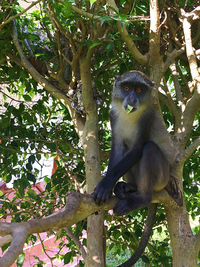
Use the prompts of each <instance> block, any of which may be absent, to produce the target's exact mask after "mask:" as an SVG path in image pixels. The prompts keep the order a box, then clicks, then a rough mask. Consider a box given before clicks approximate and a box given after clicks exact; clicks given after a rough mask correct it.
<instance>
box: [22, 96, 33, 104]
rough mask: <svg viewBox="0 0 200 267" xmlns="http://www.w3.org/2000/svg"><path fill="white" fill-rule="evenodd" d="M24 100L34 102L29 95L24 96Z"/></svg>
mask: <svg viewBox="0 0 200 267" xmlns="http://www.w3.org/2000/svg"><path fill="white" fill-rule="evenodd" d="M23 98H24V100H25V101H28V102H30V101H32V98H31V97H30V96H29V95H23Z"/></svg>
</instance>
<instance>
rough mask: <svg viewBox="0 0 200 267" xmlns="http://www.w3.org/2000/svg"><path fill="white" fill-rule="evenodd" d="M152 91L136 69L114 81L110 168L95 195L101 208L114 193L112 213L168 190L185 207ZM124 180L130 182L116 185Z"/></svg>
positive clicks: (172, 151) (135, 206)
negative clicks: (115, 201)
mask: <svg viewBox="0 0 200 267" xmlns="http://www.w3.org/2000/svg"><path fill="white" fill-rule="evenodd" d="M153 88H154V82H152V81H151V80H150V79H149V78H148V77H147V76H146V75H145V74H144V73H142V72H140V71H135V70H132V71H128V72H126V73H124V74H122V75H121V76H120V75H118V76H117V77H116V79H115V82H114V86H113V93H112V107H111V110H110V121H111V130H112V145H111V152H110V157H109V162H108V169H107V173H106V175H105V177H104V178H103V179H102V180H101V181H100V182H99V184H98V185H97V186H96V187H95V189H94V192H93V197H94V200H95V202H96V203H97V204H98V205H100V204H102V203H103V202H105V201H106V200H108V198H109V197H110V196H111V194H112V190H113V189H114V193H115V195H116V196H117V197H118V199H119V200H118V202H117V204H116V205H115V207H114V209H113V210H114V213H116V214H117V215H125V214H128V213H130V212H131V211H132V210H137V209H140V208H143V207H146V206H148V205H149V204H150V203H151V201H152V195H153V192H159V191H161V190H163V189H166V190H167V192H168V193H169V195H170V196H172V197H173V198H174V200H175V201H176V202H177V204H178V205H179V206H181V205H182V196H181V194H180V190H179V189H178V184H177V182H176V181H175V179H174V178H173V177H172V176H171V175H170V170H171V167H172V164H173V162H174V160H175V157H176V155H177V152H176V148H175V147H174V146H173V144H172V142H171V139H170V136H169V135H168V133H167V129H166V127H165V124H164V122H163V120H162V118H161V115H160V114H159V112H158V111H157V109H156V108H155V107H154V103H153V96H152V91H153ZM122 176H123V177H124V179H125V181H126V182H124V181H120V182H118V183H117V181H118V180H119V178H121V177H122ZM151 205H153V204H151ZM149 235H150V234H149ZM142 253H143V252H142ZM132 264H133V263H132ZM124 266H125V265H124ZM127 266H128V265H127Z"/></svg>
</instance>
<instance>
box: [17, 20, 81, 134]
mask: <svg viewBox="0 0 200 267" xmlns="http://www.w3.org/2000/svg"><path fill="white" fill-rule="evenodd" d="M13 42H14V44H15V46H16V48H17V51H18V53H19V55H20V58H21V63H22V65H23V67H24V68H25V69H26V70H27V71H28V72H29V73H30V75H31V76H32V77H33V79H34V80H35V81H36V82H38V83H39V84H40V85H41V86H42V87H43V88H45V89H46V90H47V91H48V92H49V93H50V94H51V95H52V96H54V97H55V98H56V99H58V100H59V101H60V102H62V103H63V104H64V105H65V106H66V107H67V108H68V110H69V113H70V116H71V117H72V120H73V122H74V127H75V130H76V132H77V134H78V135H79V137H80V139H82V136H83V128H84V122H83V120H82V119H81V116H80V115H79V114H77V112H76V111H75V110H74V109H73V108H72V107H71V102H70V99H69V98H68V97H67V96H66V95H65V94H64V93H63V92H62V91H61V90H59V89H58V88H57V87H55V86H53V85H52V84H51V83H50V82H49V81H48V80H47V79H46V78H45V77H44V76H42V75H41V74H40V73H39V72H38V71H37V70H36V69H35V68H34V67H33V65H32V64H31V63H30V62H29V61H28V59H27V58H26V56H25V55H24V53H23V50H22V47H21V45H20V43H19V40H18V34H17V28H16V25H15V22H14V21H13Z"/></svg>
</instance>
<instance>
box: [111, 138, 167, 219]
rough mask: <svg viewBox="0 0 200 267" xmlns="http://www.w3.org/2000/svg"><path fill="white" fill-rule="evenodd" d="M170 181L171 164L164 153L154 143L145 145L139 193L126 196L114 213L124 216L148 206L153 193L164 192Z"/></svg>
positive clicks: (138, 181)
mask: <svg viewBox="0 0 200 267" xmlns="http://www.w3.org/2000/svg"><path fill="white" fill-rule="evenodd" d="M168 181H169V164H168V162H167V160H166V159H165V157H164V155H163V153H162V151H161V150H160V148H159V147H158V146H157V145H156V144H155V143H154V142H148V143H146V144H145V146H144V148H143V152H142V158H141V160H140V164H139V177H138V178H137V192H130V193H127V194H126V197H125V198H124V199H120V200H119V201H118V203H117V204H116V206H115V208H114V212H115V213H117V214H119V215H124V214H127V213H129V212H130V211H132V210H136V209H139V208H142V207H145V206H147V205H148V204H149V203H150V202H151V200H152V193H153V191H154V190H155V191H160V190H162V189H163V188H164V187H165V186H166V185H167V184H168Z"/></svg>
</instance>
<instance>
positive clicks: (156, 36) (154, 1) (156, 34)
mask: <svg viewBox="0 0 200 267" xmlns="http://www.w3.org/2000/svg"><path fill="white" fill-rule="evenodd" d="M150 18H151V20H150V32H149V64H150V70H151V78H152V79H153V81H155V82H156V83H157V84H158V83H160V78H161V74H162V68H161V67H162V58H161V56H160V28H161V27H160V16H159V7H158V0H150Z"/></svg>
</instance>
